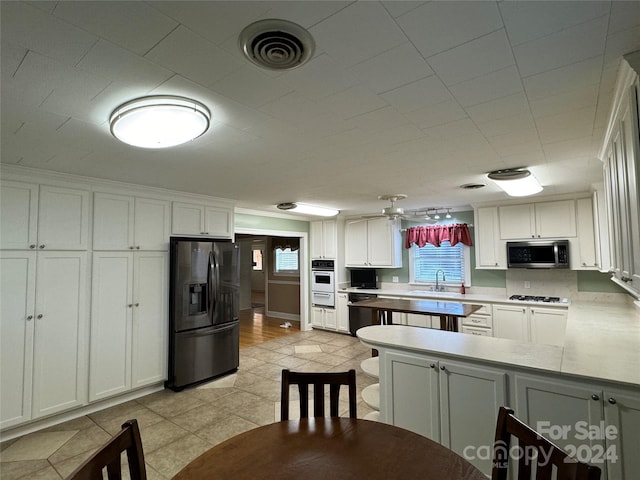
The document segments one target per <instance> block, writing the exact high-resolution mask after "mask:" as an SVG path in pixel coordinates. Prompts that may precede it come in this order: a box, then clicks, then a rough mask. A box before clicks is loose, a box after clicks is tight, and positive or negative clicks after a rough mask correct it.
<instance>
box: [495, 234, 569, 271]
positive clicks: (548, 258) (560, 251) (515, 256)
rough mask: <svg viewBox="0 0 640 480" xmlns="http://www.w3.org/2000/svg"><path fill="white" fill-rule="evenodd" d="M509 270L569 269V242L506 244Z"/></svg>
mask: <svg viewBox="0 0 640 480" xmlns="http://www.w3.org/2000/svg"><path fill="white" fill-rule="evenodd" d="M507 266H508V267H509V268H569V240H551V241H548V242H507Z"/></svg>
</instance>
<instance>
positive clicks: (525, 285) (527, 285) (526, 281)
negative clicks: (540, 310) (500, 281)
mask: <svg viewBox="0 0 640 480" xmlns="http://www.w3.org/2000/svg"><path fill="white" fill-rule="evenodd" d="M524 288H531V282H530V281H528V280H525V281H524Z"/></svg>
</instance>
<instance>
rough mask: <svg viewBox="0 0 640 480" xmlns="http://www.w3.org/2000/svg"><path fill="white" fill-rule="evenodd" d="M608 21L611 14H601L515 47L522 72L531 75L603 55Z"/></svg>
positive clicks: (525, 75) (524, 75)
mask: <svg viewBox="0 0 640 480" xmlns="http://www.w3.org/2000/svg"><path fill="white" fill-rule="evenodd" d="M607 21H608V16H603V17H599V18H597V19H595V20H591V21H589V22H585V23H582V24H580V25H577V26H575V27H571V28H568V29H566V30H562V31H560V32H558V33H554V34H551V35H548V36H546V37H543V38H540V39H538V40H534V41H531V42H527V43H523V44H521V45H518V46H515V47H513V54H514V55H515V57H516V61H517V63H518V68H519V69H520V74H521V75H522V76H523V77H528V76H531V75H535V74H537V73H541V72H547V71H549V70H553V69H556V68H561V67H565V66H567V65H571V64H574V63H576V62H580V61H582V60H586V59H589V58H593V57H597V56H599V55H602V54H603V53H604V46H605V39H606V32H607Z"/></svg>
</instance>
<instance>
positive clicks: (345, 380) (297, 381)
mask: <svg viewBox="0 0 640 480" xmlns="http://www.w3.org/2000/svg"><path fill="white" fill-rule="evenodd" d="M290 385H297V386H298V393H299V395H300V418H308V417H309V387H310V386H311V385H313V416H314V417H324V416H326V413H325V386H326V385H329V415H330V416H332V417H337V416H338V410H339V400H340V398H339V397H340V387H341V386H342V385H346V386H347V387H348V389H349V417H351V418H356V416H357V413H356V371H355V370H349V371H348V372H318V373H316V372H291V371H289V370H287V369H284V370H282V386H281V388H282V391H281V395H280V400H281V405H280V418H281V419H282V420H288V419H289V398H290V396H289V387H290Z"/></svg>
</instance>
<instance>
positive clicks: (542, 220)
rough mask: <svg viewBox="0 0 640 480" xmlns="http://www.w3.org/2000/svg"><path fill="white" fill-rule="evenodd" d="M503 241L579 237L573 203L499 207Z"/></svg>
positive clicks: (571, 201)
mask: <svg viewBox="0 0 640 480" xmlns="http://www.w3.org/2000/svg"><path fill="white" fill-rule="evenodd" d="M498 209H499V217H500V238H502V239H503V240H518V239H530V238H558V237H559V238H566V237H575V236H576V207H575V201H574V200H559V201H554V202H540V203H530V204H522V205H505V206H501V207H498Z"/></svg>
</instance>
